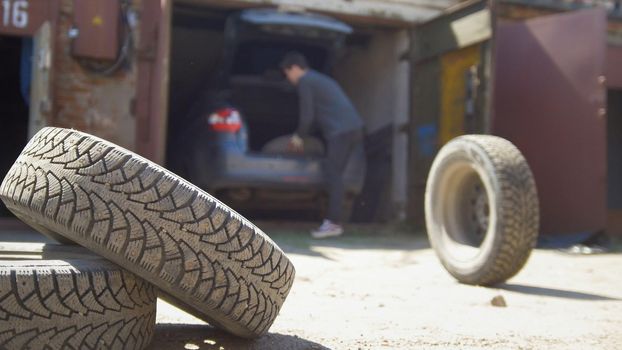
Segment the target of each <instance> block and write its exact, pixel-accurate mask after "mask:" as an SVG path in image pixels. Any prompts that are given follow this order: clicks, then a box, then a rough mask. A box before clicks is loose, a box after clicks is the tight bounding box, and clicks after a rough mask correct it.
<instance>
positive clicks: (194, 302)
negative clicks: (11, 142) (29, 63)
mask: <svg viewBox="0 0 622 350" xmlns="http://www.w3.org/2000/svg"><path fill="white" fill-rule="evenodd" d="M0 198H1V199H2V200H3V201H4V203H5V204H6V206H7V207H8V208H9V209H10V210H11V211H12V212H13V213H14V214H15V215H16V216H17V217H18V218H20V219H22V220H23V221H25V222H26V223H28V224H29V225H31V226H32V227H34V228H36V229H37V230H39V231H40V232H42V233H44V234H46V235H48V236H49V237H51V238H53V239H55V240H57V241H60V242H63V243H78V244H79V245H81V246H83V247H85V248H87V249H88V250H90V251H91V252H93V253H95V254H97V255H98V256H100V257H101V259H100V260H98V262H97V263H96V265H97V266H100V265H101V268H107V269H110V268H113V267H116V269H117V270H118V271H119V273H120V274H122V275H124V276H136V275H137V276H140V277H141V278H142V279H144V281H143V280H140V279H138V278H137V277H132V278H135V280H136V281H138V280H140V281H143V283H147V284H148V285H150V286H154V287H156V288H157V290H158V294H159V296H160V297H162V298H164V299H166V300H167V301H169V302H171V303H173V304H175V305H177V306H178V307H180V308H181V309H183V310H185V311H187V312H189V313H191V314H193V315H195V316H197V317H199V318H201V319H203V320H205V321H207V322H208V323H210V324H211V325H213V326H215V327H218V328H221V329H224V330H226V331H229V332H231V333H233V334H235V335H238V336H242V337H247V338H252V337H257V336H260V335H262V334H264V333H266V332H267V331H268V329H269V327H270V326H271V324H272V323H273V321H274V319H275V318H276V316H277V314H278V312H279V309H280V308H281V305H282V304H283V302H284V301H285V298H286V297H287V295H288V293H289V290H290V288H291V285H292V283H293V279H294V273H295V271H294V267H293V265H292V264H291V262H290V261H289V259H288V258H287V257H286V256H285V254H284V253H283V252H282V251H281V249H280V248H279V247H278V246H277V245H276V244H275V243H274V242H273V241H272V240H271V239H270V238H269V237H267V236H266V235H265V234H264V233H263V232H261V230H259V229H258V228H257V227H255V226H254V225H253V224H251V223H250V222H248V221H247V220H246V219H245V218H243V217H242V216H240V215H239V214H237V213H236V212H234V211H233V210H231V209H229V208H228V207H227V206H226V205H224V204H222V203H221V202H219V201H218V200H216V199H215V198H213V197H212V196H210V195H209V194H207V193H205V192H203V191H201V190H200V189H198V188H197V187H195V186H194V185H192V184H190V183H188V182H186V181H184V180H182V179H181V178H179V177H178V176H176V175H174V174H172V173H170V172H168V171H167V170H165V169H163V168H162V167H160V166H158V165H156V164H154V163H152V162H150V161H148V160H146V159H144V158H142V157H140V156H138V155H136V154H134V153H132V152H130V151H128V150H125V149H123V148H121V147H119V146H116V145H114V144H112V143H110V142H107V141H105V140H102V139H99V138H97V137H94V136H92V135H88V134H85V133H81V132H78V131H75V130H68V129H61V128H44V129H42V130H41V131H40V132H39V133H37V134H36V135H35V136H34V137H33V139H32V140H31V141H30V142H29V143H28V145H27V146H26V148H25V149H24V150H23V152H22V153H21V155H20V156H19V158H18V159H17V161H16V162H15V164H14V165H13V167H12V168H11V169H10V171H9V173H8V174H7V175H6V177H5V178H4V181H3V182H2V185H1V186H0ZM111 262H112V263H114V264H116V265H113V264H111ZM94 263H95V262H93V261H90V262H89V264H91V265H88V266H90V267H92V266H93V265H92V264H94ZM54 264H56V263H50V266H54ZM78 265H79V266H82V265H80V264H78ZM0 266H7V267H6V268H9V269H10V268H16V269H22V270H27V271H31V272H30V273H31V274H32V275H33V276H35V275H36V276H39V275H40V274H41V272H39V271H40V270H38V269H44V270H45V267H44V266H47V265H46V264H42V265H36V266H35V265H32V266H30V265H27V266H26V267H14V266H13V265H11V264H7V265H0ZM12 266H13V267H12ZM72 266H73V265H72ZM117 266H118V267H117ZM1 268H2V267H0V269H1ZM59 269H66V270H67V269H69V268H68V267H62V264H61V265H59ZM11 271H12V270H11ZM41 271H42V270H41ZM45 271H47V270H45ZM88 271H91V270H88V269H87V270H86V271H85V272H84V273H86V274H87V275H88V274H89V272H88ZM97 271H100V270H97ZM106 271H107V270H106ZM73 273H74V274H75V273H77V272H75V271H74V272H73ZM100 273H101V272H98V274H100ZM9 274H10V275H11V276H13V275H15V274H14V273H13V272H10V273H9ZM52 275H54V276H56V274H55V272H54V273H52ZM33 278H34V277H33ZM127 278H129V277H127ZM34 280H36V278H35V279H34ZM33 283H34V282H33ZM111 283H112V282H111ZM115 283H118V281H117V282H115ZM52 284H53V285H54V283H52ZM57 285H59V286H60V284H58V283H57ZM40 287H41V285H40V284H39V285H35V286H34V287H33V288H34V289H32V291H31V292H32V293H35V294H36V295H38V296H39V297H42V296H41V294H42V292H41V291H40V290H39V289H38V288H40ZM3 288H4V287H3ZM6 288H8V287H6ZM7 290H8V289H7ZM2 292H3V293H4V289H2ZM47 293H50V291H47ZM44 294H45V293H44ZM50 295H51V294H50ZM27 296H28V295H27ZM154 302H155V301H154ZM4 303H5V301H3V299H0V305H3V304H4ZM7 303H9V302H7ZM44 305H45V304H44ZM154 305H155V304H154ZM2 316H3V315H2V313H1V312H0V317H2ZM76 317H77V316H76ZM152 321H153V322H155V321H154V319H152ZM76 332H77V331H76ZM31 333H32V332H31ZM35 333H37V332H36V331H35V332H34V333H32V334H33V336H40V337H45V336H44V335H42V334H43V333H39V334H37V335H34V334H35ZM126 333H127V332H125V333H124V334H126ZM61 338H64V339H65V340H66V339H67V337H65V336H57V338H56V339H61ZM108 338H110V336H109V337H108ZM108 338H106V339H108ZM33 339H34V338H33ZM146 339H150V338H146ZM106 341H108V340H106ZM58 342H60V340H59V341H58ZM58 342H57V343H58ZM91 343H92V341H91ZM91 343H89V345H88V346H90V344H91ZM0 344H2V338H1V337H0ZM42 344H46V343H42ZM47 344H48V345H49V344H51V343H47ZM54 344H56V343H54ZM59 344H60V343H59ZM112 344H117V345H114V346H113V345H112ZM108 345H110V347H111V348H114V347H116V348H138V347H139V346H136V345H134V344H132V346H131V347H129V346H127V345H124V344H122V343H121V342H117V343H106V346H104V347H106V348H109V346H108ZM55 346H56V345H54V346H53V347H54V348H55ZM64 346H65V345H62V346H60V347H59V348H63V347H64ZM71 346H73V345H71ZM88 346H86V345H85V347H88ZM96 347H98V348H100V347H101V346H100V345H97V346H96Z"/></svg>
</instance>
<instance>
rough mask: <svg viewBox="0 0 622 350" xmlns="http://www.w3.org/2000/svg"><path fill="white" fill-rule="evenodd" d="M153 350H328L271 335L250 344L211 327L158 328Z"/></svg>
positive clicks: (298, 340) (295, 339)
mask: <svg viewBox="0 0 622 350" xmlns="http://www.w3.org/2000/svg"><path fill="white" fill-rule="evenodd" d="M149 349H151V350H169V349H170V350H177V349H181V350H184V349H201V350H273V349H291V350H326V349H329V348H327V347H325V346H323V345H320V344H317V343H314V342H311V341H308V340H305V339H302V338H298V337H295V336H290V335H282V334H278V333H268V334H266V335H264V336H262V337H260V338H259V339H255V340H249V339H242V338H238V337H235V336H232V335H230V334H228V333H225V332H223V331H219V330H217V329H215V328H212V327H210V326H208V325H185V324H158V325H157V326H156V331H155V336H154V338H153V342H152V343H151V346H150V347H149Z"/></svg>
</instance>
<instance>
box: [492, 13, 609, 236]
mask: <svg viewBox="0 0 622 350" xmlns="http://www.w3.org/2000/svg"><path fill="white" fill-rule="evenodd" d="M605 52H606V15H605V12H604V11H603V10H600V9H591V10H585V11H578V12H573V13H567V14H561V15H552V16H546V17H541V18H537V19H533V20H529V21H526V22H521V23H500V24H499V25H498V27H497V31H496V48H495V55H496V56H495V65H496V66H495V70H494V73H495V77H494V84H495V87H494V100H493V119H492V132H493V134H496V135H499V136H502V137H505V138H507V139H509V140H511V141H512V142H514V143H515V144H516V145H517V146H518V148H519V149H520V150H521V151H522V152H523V154H524V155H525V157H526V158H527V161H528V162H529V165H530V166H531V168H532V170H533V172H534V176H535V179H536V183H537V186H538V194H539V198H540V206H541V207H540V208H541V232H542V233H543V234H570V233H580V232H595V231H598V230H602V229H604V228H605V225H606V219H607V216H606V214H607V201H606V172H607V168H606V161H607V158H606V121H605V109H604V108H605V98H606V90H605V87H604V78H603V74H604V61H605V60H604V58H605Z"/></svg>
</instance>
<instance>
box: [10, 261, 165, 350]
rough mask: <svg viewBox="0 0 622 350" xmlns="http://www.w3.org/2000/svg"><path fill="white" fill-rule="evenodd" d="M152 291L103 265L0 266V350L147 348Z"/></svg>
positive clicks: (153, 309) (36, 263) (152, 321)
mask: <svg viewBox="0 0 622 350" xmlns="http://www.w3.org/2000/svg"><path fill="white" fill-rule="evenodd" d="M156 298H157V296H156V291H155V288H154V287H153V286H151V285H150V284H148V283H147V282H145V281H144V280H142V279H140V278H137V277H136V276H134V275H133V274H131V273H129V272H127V271H125V270H123V269H121V268H119V267H118V266H116V265H114V264H112V263H110V262H108V261H106V260H103V259H94V260H66V261H61V260H41V261H28V260H19V261H1V262H0V349H102V348H104V349H143V348H145V347H147V345H149V343H150V342H151V339H152V337H153V333H154V330H155V322H156V319H155V317H156Z"/></svg>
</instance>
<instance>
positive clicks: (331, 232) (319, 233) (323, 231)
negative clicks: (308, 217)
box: [311, 220, 343, 238]
mask: <svg viewBox="0 0 622 350" xmlns="http://www.w3.org/2000/svg"><path fill="white" fill-rule="evenodd" d="M342 234H343V228H342V227H341V225H337V224H335V223H332V222H331V221H330V220H324V222H323V223H322V225H320V227H319V228H317V229H316V230H313V231H311V237H313V238H328V237H337V236H341V235H342Z"/></svg>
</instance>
